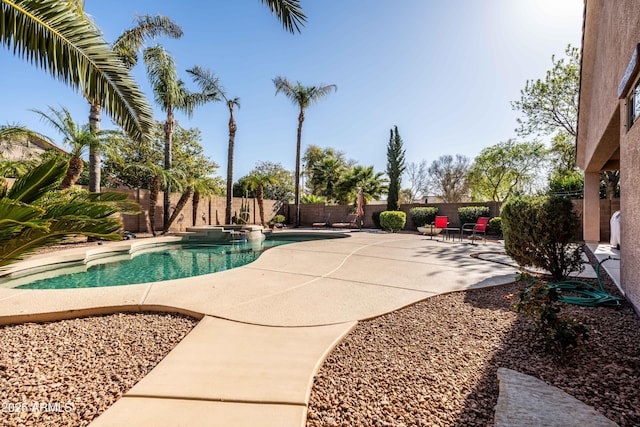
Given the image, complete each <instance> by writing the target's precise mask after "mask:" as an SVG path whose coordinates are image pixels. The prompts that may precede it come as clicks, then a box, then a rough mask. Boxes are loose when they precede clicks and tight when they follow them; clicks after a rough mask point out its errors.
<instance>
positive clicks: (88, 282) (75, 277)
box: [17, 236, 318, 289]
mask: <svg viewBox="0 0 640 427" xmlns="http://www.w3.org/2000/svg"><path fill="white" fill-rule="evenodd" d="M317 239H318V237H315V236H308V237H307V236H291V237H285V238H278V239H267V240H264V241H263V242H259V243H230V244H191V243H189V244H184V245H169V246H161V247H156V248H153V250H142V251H139V253H134V254H133V255H132V257H130V256H128V255H127V256H126V259H122V258H123V255H119V256H117V260H116V259H114V260H113V262H109V260H108V259H106V260H101V261H100V262H101V263H100V264H95V265H90V266H88V267H87V268H86V270H84V271H80V272H75V273H67V274H65V269H60V273H61V274H60V275H56V276H53V277H48V278H45V279H40V280H34V281H33V282H30V283H27V284H24V285H21V286H17V288H19V289H69V288H94V287H102V286H121V285H133V284H139V283H149V282H159V281H163V280H172V279H182V278H185V277H192V276H200V275H203V274H210V273H216V272H219V271H225V270H230V269H232V268H236V267H241V266H243V265H246V264H249V263H251V262H253V261H255V260H256V259H258V257H259V256H260V255H261V254H262V252H264V251H265V250H267V249H269V248H272V247H275V246H280V245H285V244H288V243H293V242H301V241H307V240H317ZM114 258H116V257H114ZM104 261H107V262H104ZM76 268H77V267H76Z"/></svg>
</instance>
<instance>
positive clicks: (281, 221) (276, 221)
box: [271, 215, 286, 225]
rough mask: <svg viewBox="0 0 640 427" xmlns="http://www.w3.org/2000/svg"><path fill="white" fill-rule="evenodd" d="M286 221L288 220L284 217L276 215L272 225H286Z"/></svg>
mask: <svg viewBox="0 0 640 427" xmlns="http://www.w3.org/2000/svg"><path fill="white" fill-rule="evenodd" d="M285 221H286V218H285V217H284V215H276V216H274V217H273V218H272V219H271V223H272V224H274V225H275V224H284V222H285Z"/></svg>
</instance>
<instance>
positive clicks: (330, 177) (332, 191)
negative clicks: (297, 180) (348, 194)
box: [311, 157, 347, 201]
mask: <svg viewBox="0 0 640 427" xmlns="http://www.w3.org/2000/svg"><path fill="white" fill-rule="evenodd" d="M311 171H312V175H311V178H312V181H313V184H314V187H315V188H317V189H318V190H320V191H319V192H318V194H317V195H320V196H324V197H326V198H327V200H329V201H334V200H335V198H336V188H335V187H336V185H337V184H338V182H339V181H340V179H341V178H342V176H343V175H344V173H345V172H346V171H347V167H346V165H345V163H344V162H342V161H341V160H339V159H336V158H334V157H327V158H325V159H323V160H322V161H321V162H320V163H317V164H315V165H314V166H313V168H312V169H311Z"/></svg>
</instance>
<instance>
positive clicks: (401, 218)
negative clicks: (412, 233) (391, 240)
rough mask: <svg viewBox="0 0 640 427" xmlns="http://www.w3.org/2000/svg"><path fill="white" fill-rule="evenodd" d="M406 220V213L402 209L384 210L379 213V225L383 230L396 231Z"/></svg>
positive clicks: (400, 228)
mask: <svg viewBox="0 0 640 427" xmlns="http://www.w3.org/2000/svg"><path fill="white" fill-rule="evenodd" d="M406 222H407V214H406V213H404V212H402V211H384V212H381V213H380V225H381V226H382V228H384V229H385V230H389V231H391V232H393V233H396V232H398V231H400V230H402V228H403V227H404V225H405V224H406Z"/></svg>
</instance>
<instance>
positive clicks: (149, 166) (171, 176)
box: [126, 162, 183, 237]
mask: <svg viewBox="0 0 640 427" xmlns="http://www.w3.org/2000/svg"><path fill="white" fill-rule="evenodd" d="M126 168H128V169H129V168H130V169H135V170H138V171H140V172H143V173H148V174H151V184H150V186H149V215H148V218H147V219H148V222H147V229H148V231H150V232H151V234H152V235H153V236H154V237H155V236H156V229H155V220H156V205H157V204H158V194H160V190H161V189H163V188H164V192H165V194H167V193H168V192H169V191H168V188H171V187H173V188H180V187H181V186H182V182H181V181H182V180H181V178H183V177H182V175H181V174H180V173H179V172H178V171H176V170H175V169H165V168H163V167H161V166H158V165H154V164H153V163H151V162H147V163H134V164H131V165H129V166H127V167H126ZM167 216H168V215H167ZM164 222H165V223H167V222H168V218H167V219H166V220H165V221H164Z"/></svg>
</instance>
